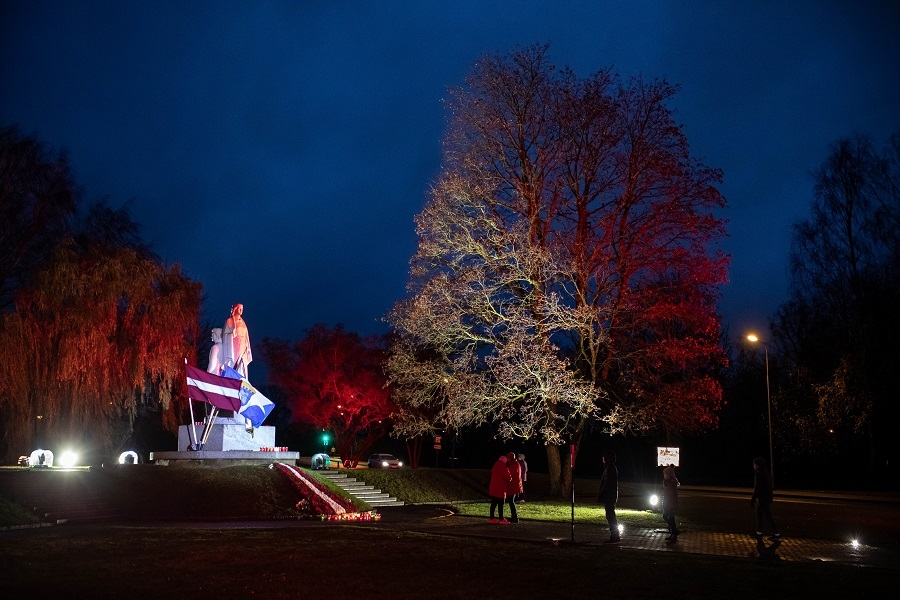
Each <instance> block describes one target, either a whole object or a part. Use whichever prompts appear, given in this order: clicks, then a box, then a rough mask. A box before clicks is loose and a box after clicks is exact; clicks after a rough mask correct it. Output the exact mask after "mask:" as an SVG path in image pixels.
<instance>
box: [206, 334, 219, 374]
mask: <svg viewBox="0 0 900 600" xmlns="http://www.w3.org/2000/svg"><path fill="white" fill-rule="evenodd" d="M212 341H213V345H212V348H210V349H209V364H208V365H207V367H206V372H207V373H214V374H216V375H221V374H222V366H223V365H222V357H223V356H222V355H223V350H222V328H221V327H214V328H213V330H212Z"/></svg>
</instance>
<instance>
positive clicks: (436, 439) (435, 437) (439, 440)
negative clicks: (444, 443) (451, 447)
mask: <svg viewBox="0 0 900 600" xmlns="http://www.w3.org/2000/svg"><path fill="white" fill-rule="evenodd" d="M434 443H435V444H440V443H441V436H439V435H436V436H434Z"/></svg>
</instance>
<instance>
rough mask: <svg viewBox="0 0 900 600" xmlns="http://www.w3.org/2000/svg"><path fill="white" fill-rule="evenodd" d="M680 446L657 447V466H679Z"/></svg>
mask: <svg viewBox="0 0 900 600" xmlns="http://www.w3.org/2000/svg"><path fill="white" fill-rule="evenodd" d="M679 450H680V449H679V448H664V447H658V448H657V449H656V466H658V467H665V466H668V465H675V466H676V467H677V466H679V464H678V452H679Z"/></svg>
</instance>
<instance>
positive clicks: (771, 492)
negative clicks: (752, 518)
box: [750, 456, 781, 540]
mask: <svg viewBox="0 0 900 600" xmlns="http://www.w3.org/2000/svg"><path fill="white" fill-rule="evenodd" d="M753 470H754V473H753V496H751V497H750V506H754V507H756V537H758V538H761V537H762V535H763V521H766V522H768V523H769V526H770V527H771V528H772V539H775V540H777V539H781V534H780V533H779V532H778V525H776V524H775V519H774V518H772V508H771V507H772V501H773V500H774V498H775V483H774V482H773V481H772V474H771V473H769V468H768V467H767V466H766V459H764V458H763V457H761V456H760V457H759V458H755V459H753Z"/></svg>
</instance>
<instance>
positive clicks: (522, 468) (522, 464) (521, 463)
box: [516, 454, 528, 504]
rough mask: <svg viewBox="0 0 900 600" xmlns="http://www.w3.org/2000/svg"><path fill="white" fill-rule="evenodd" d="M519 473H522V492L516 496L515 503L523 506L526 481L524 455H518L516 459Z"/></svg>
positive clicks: (526, 472) (526, 470)
mask: <svg viewBox="0 0 900 600" xmlns="http://www.w3.org/2000/svg"><path fill="white" fill-rule="evenodd" d="M517 460H518V462H519V471H521V472H522V491H521V492H519V495H518V496H516V502H518V503H519V504H525V482H526V481H528V463H527V462H525V455H524V454H520V455H519V457H518V459H517Z"/></svg>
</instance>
